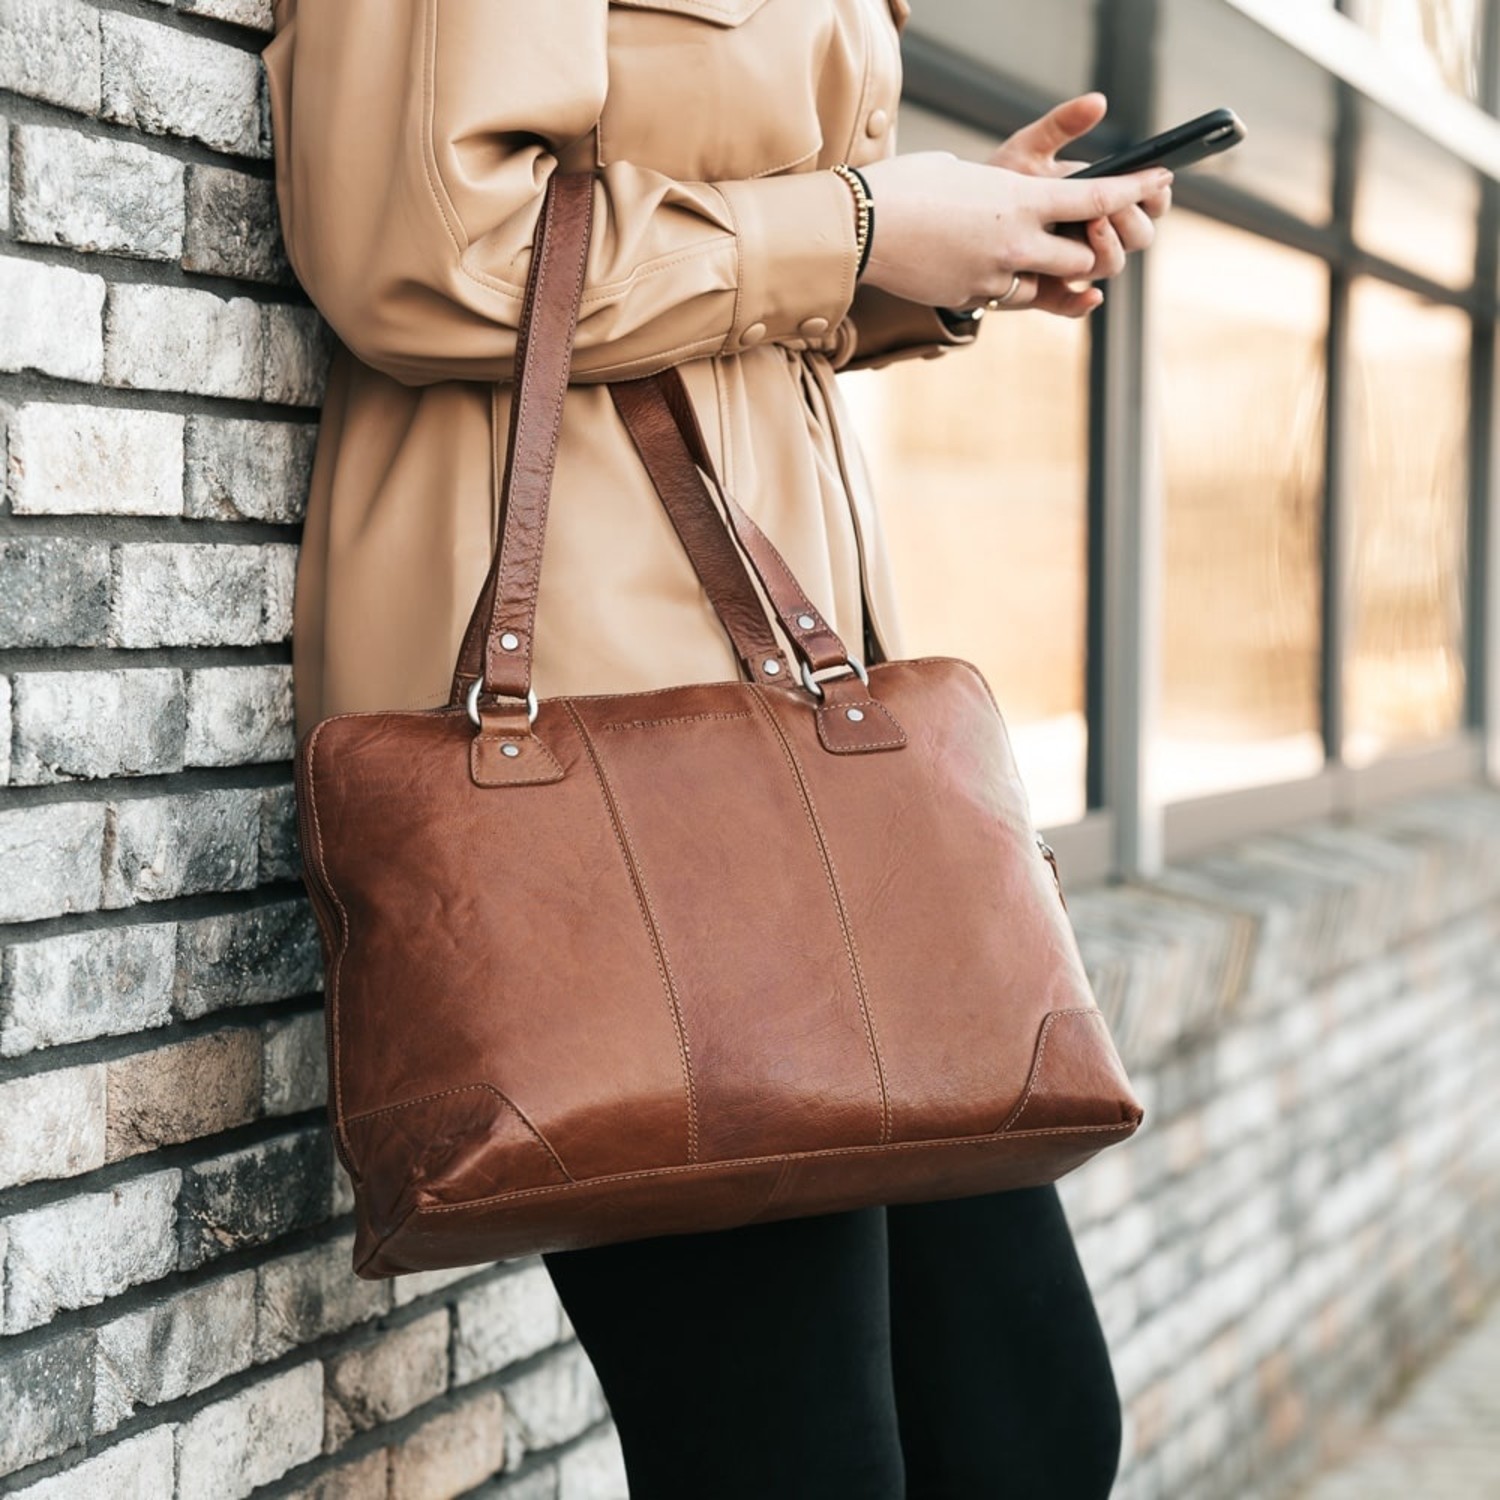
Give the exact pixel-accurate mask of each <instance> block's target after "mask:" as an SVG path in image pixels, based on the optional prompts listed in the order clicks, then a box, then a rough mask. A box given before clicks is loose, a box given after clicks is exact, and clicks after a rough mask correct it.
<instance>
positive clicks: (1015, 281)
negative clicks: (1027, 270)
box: [985, 271, 1021, 308]
mask: <svg viewBox="0 0 1500 1500" xmlns="http://www.w3.org/2000/svg"><path fill="white" fill-rule="evenodd" d="M1020 290H1021V273H1020V272H1019V271H1012V272H1011V273H1010V285H1009V286H1008V287H1006V289H1005V290H1004V291H1003V292H1002V293H1001V294H1000V295H999V296H998V297H991V298H990V300H989V301H988V302H986V303H985V306H986V307H990V308H995V307H1004V306H1005V304H1006V303H1007V302H1009V301H1010V300H1011V298H1012V297H1014V296H1015V295H1016V293H1017V292H1018V291H1020Z"/></svg>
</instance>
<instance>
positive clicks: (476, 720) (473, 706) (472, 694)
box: [464, 677, 538, 729]
mask: <svg viewBox="0 0 1500 1500" xmlns="http://www.w3.org/2000/svg"><path fill="white" fill-rule="evenodd" d="M483 687H484V678H482V677H476V678H475V679H474V684H473V686H472V687H471V688H470V689H469V696H468V698H467V699H465V701H464V707H465V708H467V709H468V711H469V722H470V723H471V724H473V726H474V727H475V728H476V729H480V728H483V722H482V721H481V719H480V717H479V694H480V692H481V690H482V689H483ZM537 711H538V709H537V701H536V689H535V688H527V690H526V722H527V723H528V724H535V723H536V716H537Z"/></svg>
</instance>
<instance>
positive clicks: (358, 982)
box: [296, 173, 1142, 1277]
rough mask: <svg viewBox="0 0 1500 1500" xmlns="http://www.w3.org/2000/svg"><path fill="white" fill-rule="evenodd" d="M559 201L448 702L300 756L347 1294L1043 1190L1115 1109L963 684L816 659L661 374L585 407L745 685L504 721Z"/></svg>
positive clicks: (582, 236)
mask: <svg viewBox="0 0 1500 1500" xmlns="http://www.w3.org/2000/svg"><path fill="white" fill-rule="evenodd" d="M592 202H593V194H592V180H591V174H588V173H558V174H554V176H553V177H552V179H551V181H550V182H549V184H548V188H547V193H546V198H545V202H544V206H543V212H542V216H541V220H540V223H539V226H538V232H537V239H536V244H535V247H534V251H533V255H532V258H531V267H530V271H529V274H528V280H527V288H526V301H525V306H524V309H523V313H522V320H521V326H520V330H519V341H518V346H517V356H516V357H517V376H516V379H517V382H518V384H517V390H516V398H515V400H514V401H513V402H512V404H511V420H510V426H509V433H508V440H507V449H506V453H505V465H504V471H503V472H504V478H503V481H502V495H503V510H502V515H503V520H502V526H501V535H500V539H499V545H498V547H497V548H496V552H495V556H494V559H493V562H492V564H491V567H490V570H489V575H488V577H487V578H486V580H485V583H484V587H483V589H482V591H481V594H480V597H479V599H478V601H477V603H476V605H475V608H474V614H473V618H472V619H471V620H470V622H469V628H468V631H467V633H466V635H465V637H464V641H463V645H462V648H461V650H460V653H459V658H458V662H457V667H456V670H455V674H454V679H453V691H452V695H451V700H450V702H449V703H448V704H447V705H446V706H445V707H442V708H433V709H424V710H416V711H405V712H397V711H393V712H376V713H354V714H340V715H337V716H335V717H332V718H327V719H324V720H322V721H321V722H320V723H318V724H316V725H314V726H313V727H312V729H311V730H309V731H308V733H307V734H306V735H305V736H304V737H303V739H302V741H301V743H300V744H299V746H298V753H297V762H296V777H297V799H298V809H299V813H300V819H301V834H302V853H303V867H304V872H305V878H306V882H307V885H308V888H309V890H310V892H311V894H312V897H313V901H314V905H315V908H316V911H317V915H318V921H319V926H320V929H321V933H322V941H323V947H324V956H325V959H326V964H327V986H326V988H327V1015H328V1046H329V1058H330V1100H329V1110H330V1115H331V1118H332V1123H333V1129H334V1135H335V1140H336V1142H337V1148H338V1151H339V1155H340V1157H341V1159H342V1160H343V1162H344V1165H345V1166H346V1167H347V1168H348V1170H349V1173H350V1175H351V1177H352V1179H353V1183H354V1194H355V1203H356V1218H357V1222H358V1232H357V1237H356V1242H355V1269H356V1270H357V1271H358V1273H359V1274H360V1275H361V1276H365V1277H380V1276H390V1275H394V1274H397V1273H400V1272H406V1271H418V1270H428V1269H433V1268H438V1267H445V1266H458V1265H467V1264H472V1263H476V1262H481V1261H488V1260H493V1259H496V1258H499V1257H506V1256H516V1255H522V1254H529V1253H533V1252H537V1251H545V1250H557V1249H566V1248H572V1247H577V1246H585V1245H596V1244H603V1243H608V1242H611V1241H619V1240H628V1239H636V1238H641V1237H644V1236H649V1235H658V1234H671V1233H682V1232H686V1231H690V1230H706V1229H715V1228H728V1227H730V1226H734V1225H741V1224H749V1223H753V1222H757V1221H761V1220H769V1219H779V1218H791V1217H796V1216H799V1215H805V1214H814V1213H823V1212H831V1211H833V1210H837V1209H845V1208H853V1207H858V1206H863V1205H868V1204H873V1203H897V1202H909V1201H919V1200H924V1199H939V1198H950V1197H960V1196H964V1195H968V1194H975V1193H983V1192H989V1191H991V1190H995V1189H1001V1188H1012V1187H1021V1186H1027V1185H1033V1184H1039V1183H1044V1182H1049V1181H1052V1180H1054V1179H1056V1178H1057V1177H1059V1176H1061V1175H1062V1174H1063V1173H1065V1172H1068V1171H1070V1170H1071V1169H1073V1168H1074V1167H1077V1166H1078V1165H1080V1164H1081V1163H1082V1162H1084V1161H1086V1160H1087V1159H1088V1158H1089V1157H1090V1156H1092V1155H1093V1154H1094V1153H1095V1152H1097V1151H1098V1150H1100V1148H1101V1147H1104V1146H1107V1145H1109V1144H1111V1143H1112V1142H1114V1141H1120V1140H1124V1139H1125V1138H1126V1137H1127V1136H1129V1135H1131V1134H1132V1133H1133V1132H1134V1131H1135V1129H1136V1128H1137V1126H1138V1125H1139V1124H1140V1121H1141V1118H1142V1110H1141V1106H1140V1104H1139V1103H1138V1102H1137V1100H1136V1099H1135V1097H1134V1095H1133V1094H1132V1092H1131V1088H1130V1084H1129V1081H1128V1080H1127V1078H1126V1077H1125V1073H1124V1070H1123V1069H1122V1067H1121V1064H1120V1060H1119V1057H1118V1055H1117V1054H1116V1051H1115V1048H1114V1045H1113V1043H1112V1041H1111V1039H1110V1036H1109V1033H1108V1030H1107V1029H1106V1026H1105V1024H1104V1021H1103V1019H1102V1018H1101V1016H1100V1013H1099V1010H1098V1007H1097V1005H1096V1004H1095V1002H1094V997H1093V995H1092V993H1091V991H1090V987H1089V982H1088V979H1087V977H1086V975H1085V973H1084V969H1083V965H1082V962H1081V961H1080V959H1079V955H1078V948H1077V944H1076V942H1075V940H1074V936H1073V930H1072V926H1071V924H1070V922H1069V919H1068V917H1067V915H1066V912H1065V909H1064V903H1063V900H1062V888H1061V885H1060V884H1059V883H1058V880H1057V872H1056V865H1055V863H1050V864H1049V859H1048V855H1049V853H1050V851H1047V850H1046V847H1045V845H1044V844H1043V843H1042V842H1041V840H1040V838H1039V836H1038V834H1037V832H1036V829H1035V827H1034V825H1033V823H1032V820H1031V815H1030V810H1029V805H1028V802H1027V797H1026V793H1025V790H1024V788H1023V786H1022V784H1021V781H1020V778H1019V776H1018V774H1017V771H1016V765H1015V761H1014V759H1013V757H1012V754H1011V747H1010V743H1009V740H1008V738H1007V735H1006V731H1005V727H1004V725H1003V723H1002V722H1001V718H1000V714H999V711H998V709H997V708H996V706H995V702H994V700H993V698H992V696H991V694H990V691H989V689H988V687H987V686H986V685H985V682H984V680H983V678H982V677H981V676H980V674H979V673H978V672H977V671H976V670H975V669H974V668H973V667H972V666H969V665H968V664H967V663H965V662H961V661H954V660H949V659H944V658H930V659H926V660H920V661H887V660H880V661H876V662H872V663H871V664H870V665H869V666H868V667H866V666H865V665H863V664H861V663H860V662H859V661H858V660H857V659H855V658H854V657H852V656H850V654H849V652H848V651H847V650H846V649H845V647H844V644H843V643H842V642H841V641H840V640H839V639H838V637H837V636H836V635H835V634H834V632H833V631H832V629H831V628H830V626H829V625H828V623H827V622H826V621H825V620H824V619H823V618H822V616H821V615H820V613H819V611H818V610H817V609H816V608H815V607H814V606H813V605H812V604H811V603H810V602H809V601H808V600H807V598H806V597H805V595H804V594H803V592H802V590H801V589H800V588H799V587H798V585H797V582H796V580H795V579H794V578H793V577H792V575H791V574H790V572H789V571H788V570H787V568H786V565H785V563H784V562H783V561H782V559H781V558H780V556H779V555H778V554H777V552H776V550H775V548H774V547H773V546H772V545H771V543H770V542H769V541H768V540H767V539H766V537H765V536H764V534H763V533H761V532H760V531H759V530H758V529H757V528H756V527H755V525H754V523H753V522H752V521H751V520H750V518H749V517H748V516H747V515H746V514H745V513H744V511H743V510H742V509H741V508H740V507H739V506H738V505H737V504H736V503H735V501H734V500H733V498H732V497H731V496H729V495H728V494H727V493H725V492H724V491H723V489H722V486H720V485H718V482H717V479H716V477H715V476H714V470H713V465H712V462H711V460H710V455H709V453H708V450H707V448H706V446H705V445H704V442H703V437H702V433H701V431H700V430H699V429H698V427H697V425H696V420H695V416H694V413H693V410H692V407H691V405H690V404H689V402H688V400H687V397H686V393H685V390H684V388H683V386H682V384H681V381H680V378H678V377H677V376H676V374H675V371H671V370H669V371H667V372H666V373H664V374H662V375H656V376H651V377H648V378H645V379H640V380H631V381H625V382H618V383H615V384H614V385H612V386H611V393H612V395H613V397H614V401H615V404H616V406H617V408H618V410H619V412H620V414H621V416H622V418H623V420H624V421H625V423H626V425H627V427H628V429H629V431H630V433H631V436H632V438H633V440H634V443H635V445H636V447H637V449H638V450H639V452H640V455H641V459H642V461H643V463H644V464H645V466H646V469H647V471H648V472H649V474H650V476H651V479H652V482H653V483H654V485H655V486H656V488H657V490H658V491H659V493H660V495H661V498H662V501H663V503H664V504H665V506H666V508H667V511H668V514H669V515H670V516H671V518H672V521H673V524H674V526H675V528H676V530H677V532H678V535H679V536H680V538H681V540H682V542H683V545H684V547H685V548H686V550H687V552H688V554H689V555H690V557H691V559H692V562H693V565H694V567H695V568H696V570H697V572H698V575H699V577H700V579H701V581H702V583H703V586H704V589H705V592H706V594H707V596H708V599H709V600H710V602H711V603H712V605H713V607H714V609H715V610H716V611H717V613H718V616H719V619H720V621H721V622H722V624H723V626H724V629H725V630H726V632H727V633H728V635H729V638H730V640H731V641H732V642H733V644H734V648H735V652H736V655H737V657H738V659H739V662H740V664H741V667H742V672H743V680H742V681H735V682H716V683H707V684H694V685H691V686H686V687H677V688H669V689H666V690H664V691H658V692H646V693H642V692H636V693H628V694H620V695H606V696H602V697H575V698H552V699H548V700H547V701H545V702H540V703H539V702H538V701H537V699H536V697H535V695H534V694H533V692H532V690H531V680H530V679H531V652H532V627H533V623H534V620H535V615H536V600H537V579H538V576H539V572H540V567H541V560H542V544H543V537H544V533H545V529H546V519H547V499H548V491H549V488H550V484H551V476H552V467H553V457H554V453H555V446H556V438H557V433H558V428H559V424H560V421H561V413H562V404H563V397H564V393H565V391H566V388H567V383H568V369H569V364H570V359H571V350H572V342H573V336H574V331H575V328H576V323H577V317H578V305H579V297H580V292H581V288H582V284H583V272H584V264H585V257H586V251H587V247H588V240H589V232H590V214H591V208H592ZM497 443H498V434H497ZM705 474H707V475H708V476H709V477H710V478H713V479H714V488H713V489H710V488H709V485H708V484H707V483H706V482H705V478H704V475H705ZM716 496H717V497H718V498H717V499H716V498H715V497H716ZM721 505H722V507H723V509H722V511H721V509H720V506H721ZM747 562H748V564H749V567H748V568H747V566H746V564H747ZM757 582H758V584H759V588H757ZM767 602H768V603H769V607H770V611H769V613H768V610H767V608H766V604H767ZM772 613H773V614H774V616H775V618H776V620H777V621H778V622H779V625H780V629H781V632H782V634H783V636H784V639H785V640H786V641H787V642H789V643H790V646H791V649H792V653H793V658H794V659H795V665H796V669H797V670H796V671H795V672H794V671H793V660H792V659H789V657H788V655H787V654H786V653H785V652H784V650H783V647H782V644H781V641H780V640H779V639H778V635H777V632H776V629H775V628H774V627H773V625H772V622H771V618H770V615H771V614H772Z"/></svg>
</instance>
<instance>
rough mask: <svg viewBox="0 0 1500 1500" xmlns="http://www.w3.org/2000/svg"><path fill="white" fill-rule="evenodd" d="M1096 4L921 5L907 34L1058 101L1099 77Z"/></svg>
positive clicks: (974, 0) (948, 1) (1029, 0)
mask: <svg viewBox="0 0 1500 1500" xmlns="http://www.w3.org/2000/svg"><path fill="white" fill-rule="evenodd" d="M1095 10H1096V3H1095V0H1047V3H1046V4H1045V5H1038V4H1036V3H1035V0H918V4H917V5H915V6H914V7H913V9H912V17H911V21H910V22H909V23H908V29H909V30H910V31H912V32H921V33H922V34H923V35H924V36H929V37H931V38H932V39H933V41H935V42H942V43H943V44H944V45H945V46H948V47H951V48H952V49H953V50H954V51H955V52H962V53H966V54H967V55H968V56H970V57H972V58H973V59H974V61H975V62H977V63H981V64H983V65H984V66H986V67H990V68H993V69H994V70H995V71H996V72H997V73H1004V74H1006V75H1008V76H1009V77H1011V78H1014V79H1017V80H1019V81H1020V82H1022V83H1025V84H1027V85H1029V86H1030V87H1031V88H1033V89H1034V90H1036V91H1037V92H1039V93H1041V94H1043V95H1056V96H1057V97H1058V98H1059V99H1062V98H1066V97H1068V96H1069V95H1071V94H1082V93H1086V92H1087V91H1088V89H1089V88H1090V87H1091V86H1092V79H1093V73H1094V13H1095Z"/></svg>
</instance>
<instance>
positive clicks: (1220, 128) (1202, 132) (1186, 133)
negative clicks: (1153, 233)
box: [1071, 109, 1245, 177]
mask: <svg viewBox="0 0 1500 1500" xmlns="http://www.w3.org/2000/svg"><path fill="white" fill-rule="evenodd" d="M1244 139H1245V126H1244V122H1243V121H1242V120H1241V119H1240V117H1239V116H1238V115H1237V114H1235V112H1234V111H1233V110H1232V109H1213V110H1210V111H1209V112H1208V113H1207V114H1206V115H1199V116H1198V118H1197V119H1196V120H1189V121H1188V122H1187V124H1186V125H1175V126H1173V128H1172V129H1171V130H1164V131H1162V133H1161V134H1160V135H1153V136H1152V137H1151V139H1150V140H1147V141H1138V142H1137V143H1136V144H1135V145H1134V146H1127V147H1126V148H1125V149H1124V150H1123V151H1116V152H1115V154H1114V155H1113V156H1106V157H1105V158H1104V160H1103V161H1096V162H1095V163H1094V164H1093V165H1092V166H1089V167H1085V168H1084V169H1083V170H1082V171H1081V172H1074V173H1072V174H1071V175H1072V176H1074V177H1122V176H1124V175H1125V174H1126V173H1128V172H1140V171H1143V170H1144V169H1145V168H1147V167H1169V168H1170V169H1171V170H1172V171H1174V172H1176V171H1180V170H1181V169H1182V168H1183V167H1190V166H1192V165H1193V163H1194V162H1200V161H1202V160H1203V159H1204V157H1207V156H1217V155H1218V154H1219V152H1221V151H1228V150H1229V148H1230V147H1231V146H1238V145H1239V143H1240V142H1241V141H1242V140H1244Z"/></svg>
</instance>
